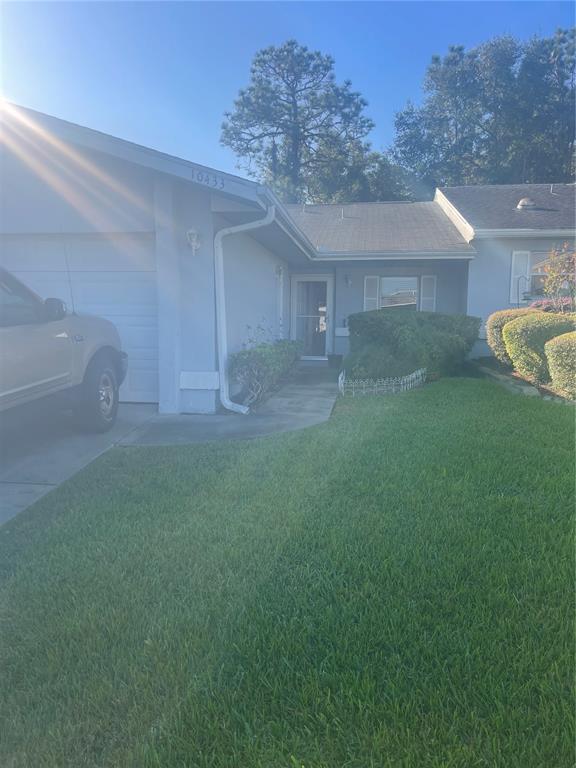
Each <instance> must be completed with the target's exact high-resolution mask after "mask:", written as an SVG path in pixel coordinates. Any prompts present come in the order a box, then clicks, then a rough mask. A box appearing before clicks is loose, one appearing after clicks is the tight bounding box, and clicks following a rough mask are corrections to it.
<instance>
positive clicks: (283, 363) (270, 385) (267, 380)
mask: <svg viewBox="0 0 576 768" xmlns="http://www.w3.org/2000/svg"><path fill="white" fill-rule="evenodd" d="M299 356H300V345H299V344H298V342H296V341H288V340H286V339H280V340H279V341H274V342H271V343H261V344H256V346H254V347H250V348H249V349H243V350H242V351H241V352H236V353H235V354H233V355H231V356H230V364H229V372H230V376H231V377H232V378H233V379H235V380H236V381H237V382H238V383H239V384H241V386H242V397H243V399H244V402H246V403H247V404H250V403H255V402H257V401H258V400H262V399H263V398H264V397H265V396H266V395H267V394H268V393H269V392H270V391H271V390H273V389H274V388H275V387H276V386H277V385H278V383H279V382H280V381H281V380H282V379H283V378H284V377H285V376H286V375H287V374H288V373H289V372H290V370H291V369H292V368H293V367H294V366H295V365H296V364H297V362H298V359H299Z"/></svg>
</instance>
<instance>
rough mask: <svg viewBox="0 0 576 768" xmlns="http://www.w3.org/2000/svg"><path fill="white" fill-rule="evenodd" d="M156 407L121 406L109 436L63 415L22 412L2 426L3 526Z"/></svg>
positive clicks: (0, 481)
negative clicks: (79, 425)
mask: <svg viewBox="0 0 576 768" xmlns="http://www.w3.org/2000/svg"><path fill="white" fill-rule="evenodd" d="M156 410H157V409H156V406H155V405H132V404H130V405H121V406H120V410H119V411H118V421H117V422H116V424H115V425H114V428H113V429H111V430H110V432H106V433H105V434H103V435H94V434H86V433H82V432H80V431H79V430H78V429H77V428H76V427H75V426H74V425H73V423H72V420H71V418H69V417H68V416H67V415H66V414H61V413H46V412H45V411H41V410H39V409H36V410H35V412H27V413H19V414H18V418H17V419H16V418H7V419H6V420H5V422H4V423H3V424H2V425H1V427H0V429H1V432H0V524H2V523H4V522H6V520H9V519H10V518H11V517H14V515H16V514H17V513H18V512H20V511H22V510H23V509H26V507H28V506H30V504H32V503H34V502H35V501H37V500H38V499H39V498H41V497H42V496H44V494H46V493H48V491H51V490H52V489H53V488H55V487H56V486H57V485H59V484H60V483H62V482H63V481H64V480H67V479H68V478H69V477H72V475H74V474H76V472H78V471H79V470H81V469H83V468H84V467H85V466H86V465H87V464H89V463H90V462H91V461H93V460H94V459H96V458H97V457H98V456H100V454H102V453H104V451H106V450H108V448H110V447H111V446H113V445H115V444H116V443H118V442H120V440H122V439H124V438H126V437H128V435H129V434H130V433H131V432H132V431H133V430H135V429H136V428H137V427H140V426H142V425H143V424H144V423H145V422H147V421H148V420H149V419H151V418H152V417H153V416H154V415H155V414H156Z"/></svg>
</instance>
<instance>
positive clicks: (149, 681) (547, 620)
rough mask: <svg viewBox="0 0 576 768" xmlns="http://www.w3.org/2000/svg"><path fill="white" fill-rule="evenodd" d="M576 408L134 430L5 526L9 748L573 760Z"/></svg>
mask: <svg viewBox="0 0 576 768" xmlns="http://www.w3.org/2000/svg"><path fill="white" fill-rule="evenodd" d="M573 418H574V415H573V410H572V408H571V407H570V406H565V405H561V404H557V403H547V402H543V401H541V400H539V399H536V398H527V397H521V396H517V395H512V394H509V393H508V392H506V391H504V390H503V389H501V388H500V387H498V386H497V385H495V384H492V383H490V382H486V381H483V380H480V379H478V380H474V379H452V380H442V381H440V382H438V383H435V384H431V385H429V386H427V387H425V388H423V389H421V390H415V391H413V392H408V393H405V394H403V395H397V396H393V397H389V398H380V399H374V398H364V399H356V400H346V401H343V402H340V403H339V404H338V406H337V410H336V413H335V414H334V416H333V418H332V419H331V421H330V422H329V423H327V424H325V425H323V426H321V427H316V428H313V429H309V430H305V431H301V432H295V433H292V434H287V435H282V436H277V437H273V438H266V439H262V440H254V441H247V442H242V443H219V444H212V445H205V446H190V447H174V448H162V449H159V448H146V449H144V448H138V449H116V450H114V451H112V452H110V453H108V454H106V455H105V456H104V457H102V458H101V459H99V460H98V461H97V462H95V463H94V464H93V465H92V466H90V467H89V468H88V469H87V470H85V471H84V472H82V473H81V474H79V475H78V476H77V477H76V478H75V479H74V480H72V481H71V482H68V483H67V484H65V485H64V486H62V487H61V488H60V489H59V490H57V491H56V492H54V493H52V494H51V495H50V496H48V497H46V498H45V499H44V500H42V501H41V502H40V503H38V504H37V505H36V506H35V507H34V508H32V509H31V510H29V511H28V512H26V513H23V514H22V515H20V516H19V517H18V518H16V519H15V520H14V521H12V522H11V523H9V524H7V525H6V526H4V527H3V528H1V529H0V569H1V572H2V603H1V606H2V607H1V610H2V617H1V618H2V632H3V636H2V637H1V638H0V653H1V663H2V668H1V669H0V675H1V680H2V682H1V684H0V685H1V688H2V696H1V697H0V698H1V700H2V702H1V706H2V708H3V712H2V715H3V718H4V722H3V725H1V726H0V732H1V734H2V736H0V764H1V765H2V766H5V767H6V768H24V767H26V768H28V767H30V768H45V767H48V766H49V767H50V768H87V767H90V768H106V767H108V766H115V767H117V768H152V767H154V768H208V767H210V768H301V766H304V768H432V767H434V768H475V767H476V766H485V767H486V768H494V767H495V766H497V767H502V768H515V767H516V766H517V767H518V768H564V767H566V768H568V766H571V765H572V764H573V757H574V750H573V732H572V724H573V704H574V700H573V691H572V681H573V665H572V648H573V641H574V630H573V549H572V533H573V531H572V516H573V511H574V495H573V463H574V429H573Z"/></svg>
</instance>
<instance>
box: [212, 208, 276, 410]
mask: <svg viewBox="0 0 576 768" xmlns="http://www.w3.org/2000/svg"><path fill="white" fill-rule="evenodd" d="M275 215H276V208H275V207H274V206H273V205H271V206H270V207H269V208H268V210H267V211H266V216H264V218H263V219H258V220H257V221H249V222H248V223H246V224H238V225H236V226H235V227H226V228H225V229H220V230H218V232H216V234H215V236H214V279H215V289H216V339H217V346H218V369H219V377H220V402H221V403H222V405H223V406H224V408H226V409H227V410H229V411H234V412H235V413H243V414H245V413H248V411H249V410H250V409H249V408H247V407H246V406H245V405H239V403H234V402H232V400H230V387H229V382H228V330H227V327H226V290H225V288H226V286H225V282H224V249H223V244H222V241H223V240H224V238H225V237H228V235H236V234H238V233H240V232H248V231H249V230H251V229H260V227H267V226H268V225H269V224H271V223H272V222H273V221H274V217H275Z"/></svg>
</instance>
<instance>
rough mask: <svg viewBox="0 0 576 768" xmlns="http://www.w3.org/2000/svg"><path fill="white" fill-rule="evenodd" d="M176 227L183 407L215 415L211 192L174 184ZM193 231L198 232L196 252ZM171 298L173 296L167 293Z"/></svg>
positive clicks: (180, 407) (180, 395) (181, 397)
mask: <svg viewBox="0 0 576 768" xmlns="http://www.w3.org/2000/svg"><path fill="white" fill-rule="evenodd" d="M174 196H175V203H174V223H173V226H174V230H175V241H176V248H177V251H178V271H177V275H176V278H177V282H178V285H177V289H176V291H177V302H178V304H179V314H178V323H179V334H180V368H179V371H178V373H179V374H180V373H182V375H180V381H179V398H180V399H179V411H180V412H182V413H213V412H214V411H215V410H216V408H217V403H218V392H217V388H218V377H217V373H216V372H217V370H218V363H217V353H216V313H215V304H214V228H213V222H212V213H211V210H210V194H208V193H207V192H206V191H205V190H203V189H202V188H199V187H196V186H194V185H192V184H182V183H179V182H176V184H175V187H174ZM189 229H194V230H196V231H197V233H198V235H199V246H200V247H199V248H198V249H197V250H196V251H194V250H193V249H192V248H191V247H190V245H189V244H188V241H187V239H186V233H187V231H188V230H189ZM166 298H167V300H168V301H170V297H166Z"/></svg>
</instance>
